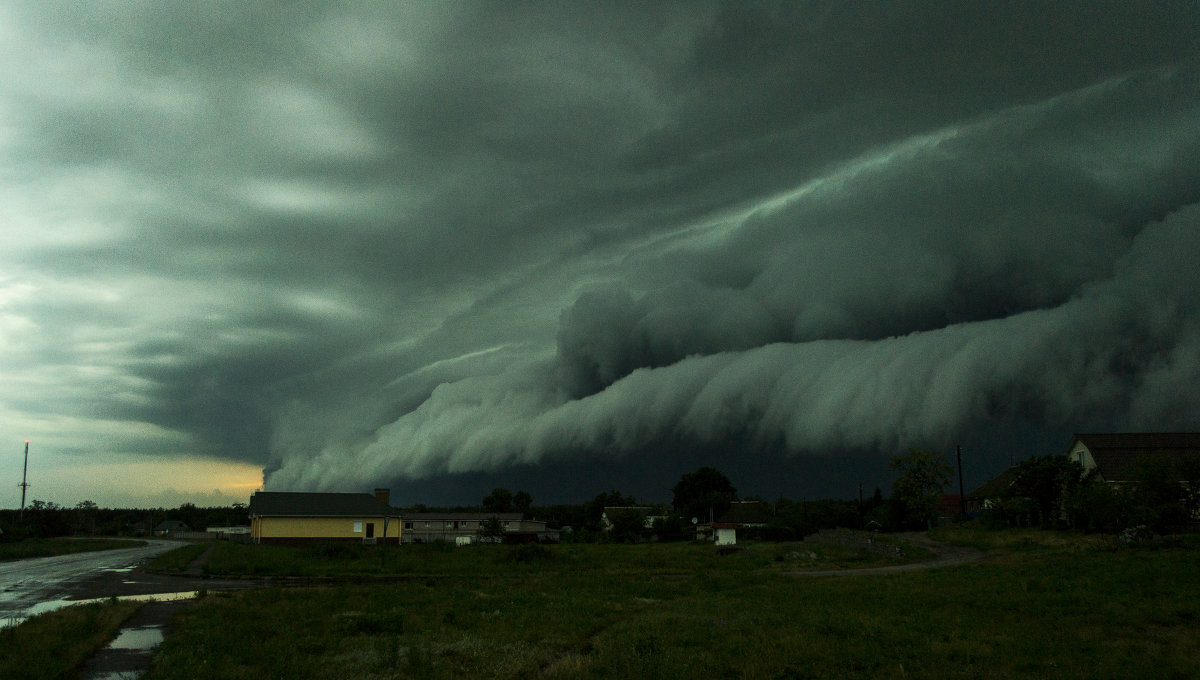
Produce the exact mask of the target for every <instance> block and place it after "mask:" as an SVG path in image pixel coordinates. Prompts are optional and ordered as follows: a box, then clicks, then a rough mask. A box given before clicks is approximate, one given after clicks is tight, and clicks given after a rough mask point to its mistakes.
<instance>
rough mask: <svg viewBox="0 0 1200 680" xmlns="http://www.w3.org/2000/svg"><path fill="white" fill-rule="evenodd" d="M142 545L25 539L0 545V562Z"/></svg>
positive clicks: (105, 540)
mask: <svg viewBox="0 0 1200 680" xmlns="http://www.w3.org/2000/svg"><path fill="white" fill-rule="evenodd" d="M142 545H146V542H145V541H137V540H129V539H121V538H27V539H25V540H23V541H16V542H13V543H0V561H3V560H23V559H28V558H31V557H51V556H53V555H66V554H69V553H78V552H91V551H94V550H115V549H117V548H136V547H138V546H142Z"/></svg>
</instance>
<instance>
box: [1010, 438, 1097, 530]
mask: <svg viewBox="0 0 1200 680" xmlns="http://www.w3.org/2000/svg"><path fill="white" fill-rule="evenodd" d="M1082 478H1083V466H1082V465H1080V464H1079V462H1078V461H1076V460H1075V459H1073V458H1070V457H1068V456H1034V457H1032V458H1029V459H1028V460H1023V461H1021V462H1020V463H1017V469H1016V479H1014V480H1013V486H1012V490H1013V493H1015V494H1016V495H1017V496H1025V497H1026V498H1029V499H1030V500H1032V501H1033V503H1034V506H1035V508H1036V510H1037V513H1038V524H1039V525H1041V526H1043V527H1045V526H1047V525H1053V524H1055V523H1056V522H1057V521H1058V520H1059V517H1060V516H1061V515H1062V513H1063V510H1064V507H1065V506H1064V502H1063V501H1064V500H1065V499H1069V498H1072V497H1073V496H1074V495H1075V494H1076V493H1077V492H1078V491H1079V487H1080V480H1081V479H1082Z"/></svg>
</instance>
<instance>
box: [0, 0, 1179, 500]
mask: <svg viewBox="0 0 1200 680" xmlns="http://www.w3.org/2000/svg"><path fill="white" fill-rule="evenodd" d="M1193 13H1194V8H1192V7H1190V6H1189V5H1187V4H1186V3H1157V4H1155V5H1154V6H1153V7H1144V6H1129V5H1128V4H1127V3H1111V4H1106V3H1101V4H1096V3H1080V4H1078V5H1076V4H1073V3H1062V2H1054V3H1046V4H1044V5H1037V6H1034V5H1028V4H1021V5H1013V6H1006V5H1004V4H1002V3H1001V4H994V5H989V6H987V7H978V6H974V5H963V4H961V3H946V4H945V5H939V4H938V3H933V4H928V3H926V4H922V5H920V6H919V7H918V6H912V5H906V4H900V3H896V4H892V3H881V4H878V5H875V6H872V7H869V8H858V7H852V6H846V5H845V4H844V3H819V2H816V3H782V4H779V5H768V4H756V5H752V6H747V5H745V4H744V3H729V4H721V3H712V4H709V3H685V4H682V5H674V4H671V3H656V4H655V5H654V6H652V7H638V8H635V7H632V6H630V7H626V8H611V7H597V8H589V7H580V6H563V5H558V4H554V3H549V4H529V5H520V6H495V7H489V6H473V5H443V4H434V3H429V4H424V3H416V4H409V5H404V6H403V7H399V8H396V7H392V6H390V5H389V4H387V3H382V4H374V3H360V4H356V5H353V6H351V7H345V6H338V5H336V4H326V3H303V4H300V5H295V6H293V7H289V8H288V9H287V10H286V11H285V10H282V9H279V8H273V7H270V6H267V5H263V6H261V7H260V6H254V7H243V6H239V5H236V4H234V5H219V4H218V5H206V6H204V7H200V6H193V5H191V4H187V3H178V4H173V3H156V4H154V5H152V6H138V5H118V6H113V7H108V8H105V9H104V10H103V11H100V10H94V9H91V8H85V7H79V6H76V5H74V4H71V3H62V4H60V5H56V4H54V3H40V4H38V5H28V4H24V3H18V4H3V5H0V45H3V47H0V60H2V62H3V64H2V65H3V68H2V69H0V73H3V74H4V75H0V205H3V206H4V207H3V208H2V210H3V213H2V219H3V222H4V225H3V228H2V230H0V250H2V251H3V252H5V253H6V254H7V255H8V256H9V257H8V260H9V267H7V268H6V270H5V272H4V273H3V274H0V374H2V375H3V385H2V386H0V431H3V432H8V433H10V436H11V437H12V438H14V439H24V438H26V437H28V438H34V439H37V440H38V441H39V443H41V442H45V444H44V446H45V447H46V448H49V449H51V450H52V451H53V452H54V455H55V456H56V458H55V460H57V461H58V463H59V464H62V465H70V464H71V463H72V461H79V460H84V459H87V458H88V457H89V456H92V455H95V454H96V453H97V452H103V453H105V454H111V455H118V456H120V455H124V456H129V457H137V456H154V457H165V458H167V459H171V458H172V457H179V458H180V459H184V458H189V459H191V458H195V457H205V458H210V459H212V458H215V459H226V460H230V461H244V462H251V463H254V464H257V465H262V466H264V468H265V469H266V470H267V480H266V483H267V486H268V487H269V488H279V489H283V488H290V489H292V488H308V489H349V488H360V487H369V486H372V485H374V484H376V483H383V482H384V481H386V480H389V479H392V480H398V479H414V478H428V477H435V476H442V475H446V474H453V473H466V472H481V471H482V472H499V471H503V470H509V469H512V468H513V467H514V466H517V467H520V466H531V465H532V466H537V465H560V464H569V463H572V462H584V463H586V462H590V461H602V460H614V459H615V460H620V461H625V462H626V463H627V464H628V465H629V466H631V467H629V468H628V471H627V472H626V474H637V462H638V461H641V460H649V459H651V458H653V457H655V456H656V455H662V454H661V453H660V452H662V451H668V450H669V451H673V452H678V451H686V450H688V449H689V448H690V447H695V448H696V449H697V450H700V449H703V450H709V451H712V450H724V451H728V453H727V454H726V455H727V457H728V461H729V462H728V465H729V466H730V467H731V468H736V467H737V466H738V465H741V464H745V465H750V464H751V461H753V460H756V459H758V458H759V457H762V456H775V455H784V456H807V455H814V454H819V455H834V454H838V453H839V452H843V451H855V452H864V451H865V452H869V453H871V454H873V455H887V454H890V453H893V452H894V451H896V450H897V449H902V448H904V447H908V446H938V447H940V446H946V445H948V444H950V443H952V442H954V441H957V440H958V438H961V437H962V436H963V433H964V432H970V431H973V430H979V429H981V428H982V429H987V430H988V431H1007V432H1008V439H1020V431H1021V428H1024V427H1030V426H1032V427H1036V428H1048V429H1050V430H1054V431H1061V432H1062V437H1063V438H1064V439H1065V438H1066V437H1067V436H1069V433H1070V432H1071V431H1075V430H1082V429H1114V430H1115V429H1194V428H1196V427H1200V422H1198V421H1197V415H1196V414H1197V409H1196V406H1197V405H1198V404H1200V394H1198V393H1197V388H1196V387H1195V385H1196V384H1197V381H1196V377H1197V372H1198V371H1200V369H1198V368H1197V366H1198V364H1197V362H1196V358H1197V356H1200V315H1198V314H1197V309H1196V302H1195V300H1194V298H1195V291H1196V290H1198V289H1200V286H1198V285H1197V284H1198V283H1200V281H1197V275H1196V274H1195V273H1194V270H1196V267H1195V266H1194V264H1193V263H1192V262H1191V260H1193V259H1194V253H1196V252H1200V248H1197V246H1200V243H1197V240H1198V239H1197V234H1198V233H1200V229H1198V228H1197V227H1200V224H1198V221H1200V212H1198V210H1200V208H1198V207H1197V204H1198V203H1200V189H1198V187H1200V141H1198V140H1200V104H1198V102H1200V98H1197V97H1196V96H1195V93H1197V92H1200V48H1198V47H1197V46H1198V45H1200V27H1198V26H1197V24H1196V22H1195V20H1194V16H1193ZM1027 453H1030V452H1021V454H1020V455H1022V456H1023V455H1027ZM672 455H677V454H672ZM131 459H132V458H131ZM687 464H688V461H687V460H686V456H684V459H683V460H681V461H679V465H683V466H686V465H687ZM597 485H598V486H600V487H610V486H620V480H611V481H609V480H597ZM667 486H669V484H667ZM465 500H472V499H465Z"/></svg>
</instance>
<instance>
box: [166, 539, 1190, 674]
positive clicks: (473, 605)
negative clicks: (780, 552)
mask: <svg viewBox="0 0 1200 680" xmlns="http://www.w3.org/2000/svg"><path fill="white" fill-rule="evenodd" d="M1026 538H1028V539H1029V544H1028V545H1026V543H1025V541H1026ZM1049 538H1051V536H1050V535H1048V534H1043V535H1042V539H1041V542H1040V543H1039V541H1038V537H1037V536H1036V535H1034V536H1032V537H1022V538H1021V539H1020V541H1018V543H1019V544H1020V545H1019V549H1017V548H1014V549H1012V550H1011V551H1010V552H1004V550H1006V549H1004V548H1001V547H997V548H995V551H996V554H997V555H998V556H999V557H1001V558H1005V557H1006V556H1007V558H1005V559H996V560H993V561H988V562H984V563H977V564H971V565H965V566H959V567H950V568H941V569H935V570H929V571H924V572H908V573H903V574H895V575H890V576H858V577H839V578H806V577H793V576H788V575H786V574H784V573H781V572H780V571H779V570H776V569H774V568H773V565H774V564H775V561H774V559H773V555H772V554H771V552H770V551H769V550H761V551H759V552H758V553H756V552H751V553H743V554H738V555H731V556H726V557H717V556H715V555H714V554H713V553H712V552H711V548H709V549H708V550H696V551H694V552H693V551H691V550H690V549H682V548H681V549H680V550H679V552H678V553H673V552H672V551H670V550H668V551H666V552H665V553H658V552H655V548H661V547H663V546H631V547H633V548H637V549H636V550H631V551H624V550H623V548H624V546H572V547H570V549H567V550H556V549H548V550H544V551H533V552H528V553H525V554H522V553H521V552H519V551H517V552H508V551H507V548H505V549H499V550H484V551H477V552H471V551H462V552H457V551H451V552H449V553H447V554H449V555H452V556H455V557H461V558H462V559H463V560H464V562H463V563H462V564H463V566H461V567H460V568H459V569H457V570H449V571H448V572H447V573H443V574H434V573H432V571H431V570H430V569H426V570H425V571H423V572H421V574H422V576H421V577H419V578H413V579H410V580H405V581H400V582H394V583H386V584H377V585H342V586H337V587H324V588H306V589H272V590H265V591H256V592H239V593H235V594H216V595H210V596H209V597H207V598H205V599H204V600H203V601H201V602H199V603H198V604H197V605H196V606H195V607H193V608H191V609H189V610H188V611H186V612H185V613H184V614H183V615H182V616H181V618H180V619H179V620H178V622H177V623H178V624H179V625H178V628H177V630H176V632H175V634H174V635H172V636H170V637H169V638H168V639H167V641H166V643H165V644H164V645H163V647H162V648H161V649H160V653H159V655H158V656H157V658H156V661H155V665H154V669H153V671H152V673H151V676H150V677H151V678H156V679H160V680H161V679H168V678H184V677H187V678H241V677H244V678H257V677H289V678H341V677H364V678H407V677H421V678H452V677H453V678H461V677H472V678H528V677H544V678H631V679H632V678H637V679H639V680H641V679H644V678H685V677H696V678H763V679H780V678H801V677H803V678H845V677H855V678H907V677H926V678H955V677H962V678H995V679H1008V678H1013V679H1015V678H1029V677H1047V678H1058V677H1062V678H1068V677H1070V678H1075V677H1087V678H1155V679H1156V680H1157V679H1158V678H1185V677H1195V673H1196V670H1195V669H1196V666H1195V659H1197V658H1200V552H1198V551H1197V550H1196V548H1195V546H1194V545H1191V544H1188V543H1182V544H1177V545H1174V546H1173V547H1171V548H1169V549H1162V550H1146V549H1126V548H1121V549H1117V548H1115V547H1114V546H1111V545H1104V546H1097V545H1093V544H1092V543H1090V542H1089V541H1087V540H1084V541H1082V542H1074V543H1073V542H1072V541H1070V540H1069V539H1067V538H1062V539H1060V538H1054V540H1053V541H1050V540H1048V539H1049ZM1056 541H1057V543H1056ZM408 547H409V546H405V548H408ZM560 547H566V546H560ZM690 547H695V546H690ZM690 547H689V548H690ZM642 548H645V550H642ZM397 552H399V551H397ZM421 554H422V553H420V552H417V551H414V552H411V553H409V555H411V556H418V555H421ZM440 554H441V553H436V552H432V551H431V552H428V553H424V555H426V556H433V557H436V556H437V555H440ZM664 554H665V555H670V556H672V558H673V559H676V560H677V561H678V562H677V563H674V564H664V561H663V558H662V555H664ZM433 561H434V563H435V564H436V565H437V566H439V567H442V566H445V565H446V564H447V563H443V562H437V561H436V559H434V560H433ZM408 566H410V567H412V566H414V565H411V564H409V565H408ZM414 573H417V572H416V571H414Z"/></svg>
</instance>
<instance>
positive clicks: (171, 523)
mask: <svg viewBox="0 0 1200 680" xmlns="http://www.w3.org/2000/svg"><path fill="white" fill-rule="evenodd" d="M188 529H189V527H188V525H187V524H185V523H184V522H181V521H179V520H177V519H167V520H163V521H161V522H159V523H158V526H156V527H154V530H155V531H187V530H188Z"/></svg>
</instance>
